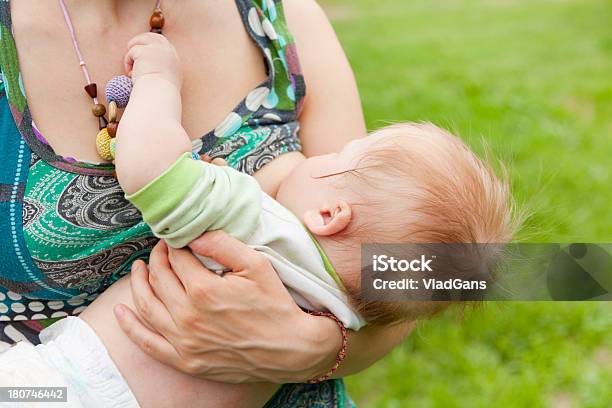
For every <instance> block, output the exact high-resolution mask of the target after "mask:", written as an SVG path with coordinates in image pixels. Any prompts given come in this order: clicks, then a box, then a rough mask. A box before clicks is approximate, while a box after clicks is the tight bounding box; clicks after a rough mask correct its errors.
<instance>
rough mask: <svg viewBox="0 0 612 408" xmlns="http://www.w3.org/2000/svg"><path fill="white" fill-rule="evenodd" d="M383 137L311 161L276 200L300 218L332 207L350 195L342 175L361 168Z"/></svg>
mask: <svg viewBox="0 0 612 408" xmlns="http://www.w3.org/2000/svg"><path fill="white" fill-rule="evenodd" d="M383 137H384V135H383V134H382V133H373V134H371V135H368V136H366V137H362V138H360V139H355V140H353V141H351V142H350V143H348V144H346V145H345V146H344V148H343V149H342V150H341V151H340V152H338V153H330V154H325V155H321V156H313V157H310V158H308V159H307V160H305V161H303V162H302V163H300V165H298V166H297V167H296V168H295V169H294V170H293V171H292V172H291V173H290V174H289V176H287V177H286V178H285V180H283V182H282V184H281V186H280V187H279V190H278V193H277V195H276V200H277V201H278V202H280V203H281V204H282V205H283V206H285V207H286V208H288V209H289V210H290V211H292V212H293V213H294V214H295V215H296V216H297V217H299V218H300V219H301V218H302V217H303V215H304V214H305V212H306V211H308V210H311V209H313V208H321V207H324V206H332V205H333V203H334V202H335V200H337V199H338V197H339V195H341V194H347V192H346V191H345V190H343V189H341V181H342V179H343V178H342V177H338V176H339V175H341V174H343V173H346V172H348V171H350V170H354V169H355V168H357V166H358V165H359V160H360V159H361V158H362V157H364V155H367V154H368V152H369V151H370V150H371V149H372V148H373V147H374V145H376V144H378V143H379V142H381V141H382V139H383ZM341 198H342V199H344V200H348V199H350V197H341Z"/></svg>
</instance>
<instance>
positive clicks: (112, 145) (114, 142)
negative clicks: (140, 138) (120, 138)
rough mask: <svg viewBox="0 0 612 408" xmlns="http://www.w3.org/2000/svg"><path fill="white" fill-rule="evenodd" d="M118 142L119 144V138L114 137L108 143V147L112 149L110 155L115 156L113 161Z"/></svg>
mask: <svg viewBox="0 0 612 408" xmlns="http://www.w3.org/2000/svg"><path fill="white" fill-rule="evenodd" d="M116 142H117V138H116V137H113V138H112V139H111V140H110V142H109V143H108V147H109V149H110V154H111V156H113V159H114V158H115V150H116V149H115V146H116V145H117V144H116Z"/></svg>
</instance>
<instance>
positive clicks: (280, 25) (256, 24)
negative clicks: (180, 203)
mask: <svg viewBox="0 0 612 408" xmlns="http://www.w3.org/2000/svg"><path fill="white" fill-rule="evenodd" d="M236 5H237V8H238V10H239V12H240V15H241V17H242V21H243V23H244V27H245V29H246V30H247V32H248V34H249V35H250V37H251V39H252V40H253V41H254V42H255V44H257V46H258V47H259V48H260V50H261V52H262V55H263V56H264V60H265V62H266V65H267V70H268V77H267V78H266V80H265V81H263V82H262V83H261V84H260V85H259V86H257V87H256V88H255V89H254V90H252V91H251V92H250V93H249V94H248V95H247V96H246V98H245V99H244V100H242V101H241V102H240V103H239V104H238V106H236V107H235V108H234V109H233V110H232V112H230V113H229V114H228V115H227V117H226V118H225V119H224V120H223V121H222V122H221V123H220V124H219V125H218V126H217V127H216V128H215V129H212V130H211V131H210V132H208V133H207V134H205V135H203V136H202V137H201V138H199V139H197V140H195V141H194V142H193V151H194V153H196V154H204V153H206V154H209V155H210V156H212V157H222V158H225V159H226V160H227V161H228V162H229V164H230V165H231V166H233V167H235V168H236V169H238V170H240V171H243V172H245V173H248V174H252V173H254V172H256V171H257V170H259V169H260V168H261V167H262V166H264V165H265V164H266V163H268V162H270V161H271V160H273V159H274V158H276V157H278V156H279V155H282V154H284V153H287V152H292V151H299V150H300V149H301V145H300V140H299V137H298V131H299V123H298V121H297V118H298V115H299V112H300V110H301V106H302V103H303V97H304V93H305V86H304V80H303V76H302V74H301V70H300V66H299V62H298V58H297V52H296V49H295V44H294V42H293V39H292V37H291V34H290V33H289V30H288V29H287V26H286V23H285V17H284V12H283V7H282V2H281V1H280V0H236ZM0 72H1V75H0V151H2V153H3V155H4V156H5V157H3V160H2V161H0V255H2V259H3V265H2V266H1V267H0V351H1V350H2V349H3V348H6V347H8V346H9V345H10V344H12V343H15V342H17V341H29V342H32V343H37V342H38V341H39V340H38V333H39V332H40V330H42V329H43V328H44V327H46V326H48V325H50V324H52V323H53V322H54V321H57V319H60V318H62V317H65V316H68V315H77V314H79V313H80V312H81V311H82V310H84V309H85V308H86V307H87V305H89V304H90V303H91V302H92V301H93V300H94V299H95V298H96V297H97V296H98V295H99V294H100V293H101V292H102V291H104V289H105V288H107V287H108V286H110V285H111V284H112V283H113V282H115V281H116V280H117V279H119V278H120V277H121V276H123V275H125V274H126V273H128V272H129V269H130V267H131V264H132V262H133V261H134V260H136V259H147V257H148V254H149V252H150V250H151V249H152V247H153V246H154V245H155V243H156V242H157V240H156V238H155V237H154V236H153V235H152V234H151V232H150V230H149V228H148V227H147V225H146V224H144V223H143V222H142V219H141V215H140V213H139V212H138V210H137V209H136V208H134V207H133V206H132V205H131V204H130V203H129V202H127V201H126V200H125V198H124V196H123V192H122V191H121V188H120V186H119V184H118V183H117V180H116V179H115V178H114V177H112V173H113V170H114V169H113V166H112V165H111V164H110V163H91V162H86V161H80V160H77V159H75V158H71V157H63V156H60V155H58V154H56V152H55V151H54V150H53V148H52V147H51V146H50V144H49V143H48V142H47V140H46V139H45V137H44V135H43V134H42V132H40V131H39V129H38V128H37V127H36V124H35V123H34V121H33V120H32V117H31V114H30V110H29V107H28V103H27V98H26V94H25V90H24V86H23V81H22V78H21V73H20V69H19V60H18V55H17V50H16V47H15V42H14V38H13V37H12V26H11V15H10V2H9V1H7V0H2V1H0ZM267 406H268V407H270V408H272V407H292V406H296V407H297V406H309V407H310V406H318V407H345V406H350V400H349V399H348V398H347V397H346V392H345V390H344V386H343V383H342V381H339V380H336V381H329V382H326V383H323V384H319V385H303V384H291V385H286V386H284V387H282V388H281V390H280V391H279V392H278V394H277V395H276V396H275V397H274V398H273V399H272V400H271V401H270V402H269V403H268V405H267Z"/></svg>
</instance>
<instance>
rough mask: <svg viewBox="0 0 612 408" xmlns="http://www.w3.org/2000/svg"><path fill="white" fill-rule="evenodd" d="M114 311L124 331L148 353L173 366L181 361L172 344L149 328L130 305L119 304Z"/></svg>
mask: <svg viewBox="0 0 612 408" xmlns="http://www.w3.org/2000/svg"><path fill="white" fill-rule="evenodd" d="M113 312H114V313H115V317H116V318H117V321H118V322H119V326H120V327H121V329H122V330H123V331H124V333H125V334H126V335H127V336H128V337H129V338H130V340H132V341H133V342H134V343H135V344H136V345H137V346H138V347H139V348H140V349H141V350H142V351H144V352H145V353H146V354H148V355H149V356H151V357H153V358H154V359H156V360H158V361H160V362H162V363H164V364H166V365H170V366H173V367H175V364H176V363H177V362H180V361H181V356H180V355H179V354H178V352H177V351H176V349H175V348H174V347H173V346H172V344H170V342H168V340H166V339H165V338H164V337H163V336H161V335H159V334H157V333H155V332H153V331H152V330H150V329H149V328H147V327H146V326H145V325H144V324H143V323H142V322H141V321H140V320H139V319H138V317H137V316H136V314H135V313H134V312H133V311H132V310H131V309H130V308H129V307H127V306H125V305H122V304H119V305H117V306H115V308H114V309H113ZM176 368H178V369H181V368H180V367H176Z"/></svg>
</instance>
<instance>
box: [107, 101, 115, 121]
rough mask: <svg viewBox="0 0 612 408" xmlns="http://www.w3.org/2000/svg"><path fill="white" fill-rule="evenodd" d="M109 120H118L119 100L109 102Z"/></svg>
mask: <svg viewBox="0 0 612 408" xmlns="http://www.w3.org/2000/svg"><path fill="white" fill-rule="evenodd" d="M108 121H109V122H116V121H117V102H115V101H111V102H109V104H108Z"/></svg>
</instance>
